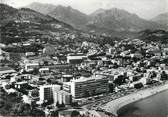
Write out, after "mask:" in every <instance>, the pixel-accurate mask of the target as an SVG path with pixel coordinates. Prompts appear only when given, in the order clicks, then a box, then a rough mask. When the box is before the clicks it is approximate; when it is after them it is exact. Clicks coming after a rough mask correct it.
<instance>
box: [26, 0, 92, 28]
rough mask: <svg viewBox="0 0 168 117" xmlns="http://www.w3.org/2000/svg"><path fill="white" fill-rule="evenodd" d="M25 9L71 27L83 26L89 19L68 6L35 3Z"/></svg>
mask: <svg viewBox="0 0 168 117" xmlns="http://www.w3.org/2000/svg"><path fill="white" fill-rule="evenodd" d="M26 7H27V8H30V9H33V10H35V11H39V12H40V13H43V14H48V15H50V16H52V17H54V18H56V19H58V20H60V21H63V22H66V23H68V24H70V25H73V26H74V27H80V26H81V25H85V24H86V23H87V22H88V21H89V17H88V16H87V15H86V14H84V13H82V12H80V11H78V10H76V9H73V8H71V7H70V6H68V7H64V6H61V5H58V6H54V5H51V4H42V3H37V2H35V3H32V4H30V5H28V6H26Z"/></svg>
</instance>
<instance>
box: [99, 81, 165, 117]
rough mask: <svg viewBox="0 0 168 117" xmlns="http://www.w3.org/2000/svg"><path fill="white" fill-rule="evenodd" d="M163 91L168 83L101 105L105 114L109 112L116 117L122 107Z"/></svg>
mask: <svg viewBox="0 0 168 117" xmlns="http://www.w3.org/2000/svg"><path fill="white" fill-rule="evenodd" d="M165 90H168V82H165V84H162V85H159V86H156V87H152V88H149V89H144V90H140V91H137V92H135V93H132V94H129V95H126V96H124V97H121V98H118V99H115V100H113V101H110V102H108V103H106V104H105V105H103V107H102V108H103V109H104V110H106V111H107V112H110V113H112V114H114V115H116V116H117V111H118V110H119V109H121V108H122V107H124V106H126V105H128V104H131V103H134V102H137V101H139V100H142V99H144V98H148V97H150V96H152V95H155V94H158V93H161V92H163V91H165Z"/></svg>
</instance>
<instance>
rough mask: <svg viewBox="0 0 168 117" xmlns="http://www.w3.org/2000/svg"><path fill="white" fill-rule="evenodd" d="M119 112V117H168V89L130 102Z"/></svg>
mask: <svg viewBox="0 0 168 117" xmlns="http://www.w3.org/2000/svg"><path fill="white" fill-rule="evenodd" d="M117 114H118V117H168V90H167V91H164V92H161V93H158V94H156V95H153V96H150V97H148V98H146V99H143V100H140V101H138V102H135V103H132V104H129V105H127V106H125V107H123V108H121V109H120V110H118V112H117Z"/></svg>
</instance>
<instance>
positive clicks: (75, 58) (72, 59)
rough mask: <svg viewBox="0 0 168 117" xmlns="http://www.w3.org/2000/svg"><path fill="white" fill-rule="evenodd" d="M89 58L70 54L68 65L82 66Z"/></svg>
mask: <svg viewBox="0 0 168 117" xmlns="http://www.w3.org/2000/svg"><path fill="white" fill-rule="evenodd" d="M86 58H87V56H86V55H84V54H69V55H68V56H67V63H69V64H80V63H82V62H83V60H84V59H86Z"/></svg>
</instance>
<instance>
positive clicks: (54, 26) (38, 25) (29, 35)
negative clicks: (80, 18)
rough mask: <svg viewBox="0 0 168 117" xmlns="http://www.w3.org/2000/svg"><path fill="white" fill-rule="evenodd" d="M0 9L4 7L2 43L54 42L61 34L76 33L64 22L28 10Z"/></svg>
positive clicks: (2, 13) (2, 5) (1, 5)
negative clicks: (31, 40) (32, 40)
mask: <svg viewBox="0 0 168 117" xmlns="http://www.w3.org/2000/svg"><path fill="white" fill-rule="evenodd" d="M0 7H1V8H2V7H3V12H0V13H1V16H2V17H1V19H2V20H1V22H0V24H1V27H0V28H1V35H2V36H1V42H2V43H6V44H8V43H14V42H22V41H28V40H30V39H34V40H36V39H40V40H44V41H48V40H54V39H55V38H54V37H55V36H56V35H57V33H59V32H60V33H63V35H66V34H69V33H70V32H72V31H74V29H73V27H72V26H70V25H68V24H66V23H64V22H61V21H59V20H56V19H54V18H52V17H50V16H47V15H43V14H41V13H39V12H36V11H33V10H31V9H28V8H21V9H15V8H12V7H10V6H8V5H4V4H0ZM65 39H66V38H65Z"/></svg>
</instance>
